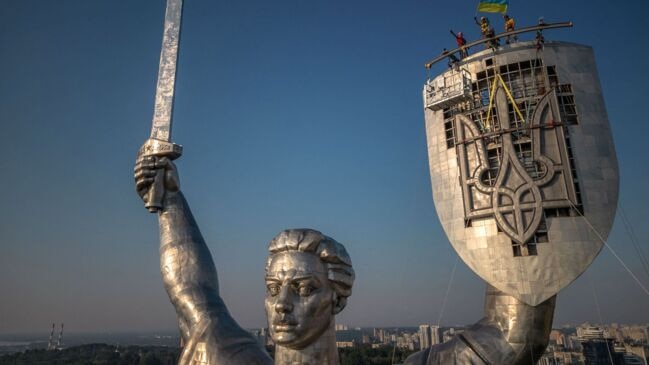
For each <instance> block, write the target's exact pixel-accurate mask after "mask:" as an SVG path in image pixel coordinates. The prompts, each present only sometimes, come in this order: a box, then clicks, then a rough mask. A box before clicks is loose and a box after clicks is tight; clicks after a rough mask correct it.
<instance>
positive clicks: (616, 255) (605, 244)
mask: <svg viewBox="0 0 649 365" xmlns="http://www.w3.org/2000/svg"><path fill="white" fill-rule="evenodd" d="M568 202H569V203H570V205H571V206H572V208H573V209H574V210H575V211H576V212H577V213H579V215H580V216H581V217H582V218H584V221H585V222H586V224H587V225H588V227H590V229H591V230H592V231H593V232H594V233H595V235H596V236H597V238H599V240H600V241H601V242H602V243H603V244H604V246H606V248H608V249H609V251H611V253H612V254H613V256H615V258H616V259H617V260H618V261H619V262H620V264H621V265H622V267H624V269H625V270H626V271H627V272H628V273H629V275H631V277H632V278H633V279H634V280H635V282H636V283H637V284H638V286H639V287H640V288H642V290H643V291H644V292H645V294H647V295H649V290H647V288H646V287H645V286H644V285H642V282H640V280H639V279H638V277H637V276H635V274H633V271H631V269H629V267H628V266H627V265H626V264H625V263H624V261H623V260H622V259H621V258H620V256H618V254H617V253H616V252H615V251H614V250H613V248H611V246H609V245H608V243H606V240H604V238H602V236H601V235H600V234H599V232H597V230H596V229H595V227H593V225H592V224H590V221H589V220H588V218H586V217H585V216H584V215H583V214H582V213H581V211H580V210H579V209H577V207H576V206H575V205H574V204H573V203H572V201H570V200H568Z"/></svg>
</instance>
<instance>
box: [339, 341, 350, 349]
mask: <svg viewBox="0 0 649 365" xmlns="http://www.w3.org/2000/svg"><path fill="white" fill-rule="evenodd" d="M336 347H338V348H344V347H354V341H336Z"/></svg>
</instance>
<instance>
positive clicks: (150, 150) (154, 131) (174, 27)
mask: <svg viewBox="0 0 649 365" xmlns="http://www.w3.org/2000/svg"><path fill="white" fill-rule="evenodd" d="M182 10H183V1H182V0H167V8H166V11H165V22H164V34H163V37H162V50H161V51H160V67H159V69H158V86H157V87H156V94H155V107H154V110H153V123H152V126H151V137H150V138H149V140H148V141H146V142H145V143H144V145H143V146H142V148H141V149H140V155H143V154H144V155H149V156H164V157H167V158H170V159H172V160H173V159H176V158H178V157H180V155H181V154H182V147H181V146H179V145H177V144H174V143H171V142H170V140H171V119H172V116H173V104H174V91H175V84H176V69H177V67H176V65H177V63H178V46H179V45H180V23H181V20H182ZM162 180H163V179H162V177H158V178H157V179H155V181H154V183H153V185H152V186H151V188H150V189H149V191H148V193H147V196H146V198H145V199H144V202H145V203H144V205H145V207H146V208H147V209H148V210H149V212H151V213H156V212H158V211H160V210H161V209H162V201H163V199H164V188H163V187H162V186H160V184H161V181H162Z"/></svg>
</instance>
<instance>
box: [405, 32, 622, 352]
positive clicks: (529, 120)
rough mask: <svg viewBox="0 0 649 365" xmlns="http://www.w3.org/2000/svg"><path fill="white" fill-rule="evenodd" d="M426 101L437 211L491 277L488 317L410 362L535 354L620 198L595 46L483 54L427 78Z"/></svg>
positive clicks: (470, 260)
mask: <svg viewBox="0 0 649 365" xmlns="http://www.w3.org/2000/svg"><path fill="white" fill-rule="evenodd" d="M466 74H469V75H470V79H471V80H470V81H471V87H470V88H468V87H467V86H466V81H467V77H466V76H465V75H466ZM460 76H461V77H460ZM449 82H450V83H451V84H450V85H449ZM453 82H455V84H453ZM458 90H460V92H458ZM469 90H470V93H468V92H467V91H469ZM424 108H425V118H426V135H427V141H428V157H429V162H430V174H431V181H432V185H433V198H434V201H435V207H436V209H437V213H438V215H439V218H440V221H441V223H442V226H443V227H444V230H445V232H446V235H447V236H448V238H449V240H450V242H451V244H452V245H453V248H454V249H455V250H456V251H457V252H458V254H459V255H460V257H461V258H462V259H463V260H464V262H466V263H467V264H468V265H469V266H470V267H471V268H472V269H473V270H474V271H475V272H476V273H477V274H478V275H480V276H481V277H482V278H483V279H485V280H486V281H487V282H488V285H487V295H486V300H485V316H484V318H483V319H481V320H480V321H479V322H478V323H476V324H475V325H473V326H471V327H470V328H469V329H467V330H466V331H465V332H463V333H461V334H459V335H457V336H455V337H454V338H453V339H452V340H451V341H448V342H446V343H443V344H441V345H436V346H432V347H430V348H428V349H426V350H423V351H420V352H418V353H415V354H413V355H412V356H410V357H409V358H408V359H407V360H406V364H408V365H423V364H426V365H432V364H494V365H495V364H498V365H500V364H535V363H536V362H537V361H538V359H539V358H540V356H541V355H542V354H543V352H544V350H545V348H546V346H547V343H548V338H549V333H550V331H551V326H552V318H553V315H554V308H555V302H556V294H557V293H558V292H559V290H561V289H562V288H563V287H565V286H566V285H568V284H569V283H570V282H572V281H573V280H575V279H576V278H577V277H578V276H579V275H580V274H581V273H582V272H583V271H584V270H585V269H586V268H587V267H588V266H589V265H590V263H591V262H592V260H593V259H594V258H595V256H596V255H597V254H598V252H599V250H600V249H601V247H602V245H603V243H602V242H601V241H600V240H599V239H598V235H601V236H602V237H604V238H605V237H606V236H607V235H608V232H609V230H610V229H611V225H612V223H613V218H614V216H615V209H616V206H617V196H618V184H619V182H618V173H617V159H616V155H615V148H614V146H613V141H612V136H611V131H610V126H609V124H608V120H607V116H606V111H605V109H604V103H603V98H602V95H601V91H600V88H599V81H598V78H597V71H596V67H595V62H594V57H593V54H592V50H591V49H590V48H589V47H586V46H580V45H575V44H567V43H558V42H548V43H545V45H544V48H543V50H542V51H540V52H539V51H537V49H536V45H535V44H534V43H532V42H521V43H516V44H515V45H512V46H510V47H508V48H505V49H502V48H501V49H499V50H498V51H496V52H492V51H491V50H489V51H484V52H480V53H477V54H475V55H472V56H471V57H469V58H468V59H466V60H465V61H463V63H462V64H461V65H458V66H457V69H454V70H449V71H447V72H445V73H444V74H442V75H439V76H437V77H436V78H435V79H433V80H429V81H428V82H427V84H426V86H425V87H424ZM520 109H524V111H525V114H523V112H521V110H520ZM490 116H493V117H494V118H490ZM582 212H583V215H584V217H585V218H586V219H588V221H589V222H591V223H592V225H593V227H594V229H595V230H597V234H596V233H595V232H592V230H591V229H590V227H589V226H588V222H586V221H585V219H584V218H583V217H581V214H582Z"/></svg>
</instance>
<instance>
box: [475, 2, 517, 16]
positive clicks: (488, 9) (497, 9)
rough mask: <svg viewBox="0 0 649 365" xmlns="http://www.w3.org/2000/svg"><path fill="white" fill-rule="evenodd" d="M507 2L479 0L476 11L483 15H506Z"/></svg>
mask: <svg viewBox="0 0 649 365" xmlns="http://www.w3.org/2000/svg"><path fill="white" fill-rule="evenodd" d="M507 4H509V0H480V2H479V3H478V11H479V12H483V13H506V12H507Z"/></svg>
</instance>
